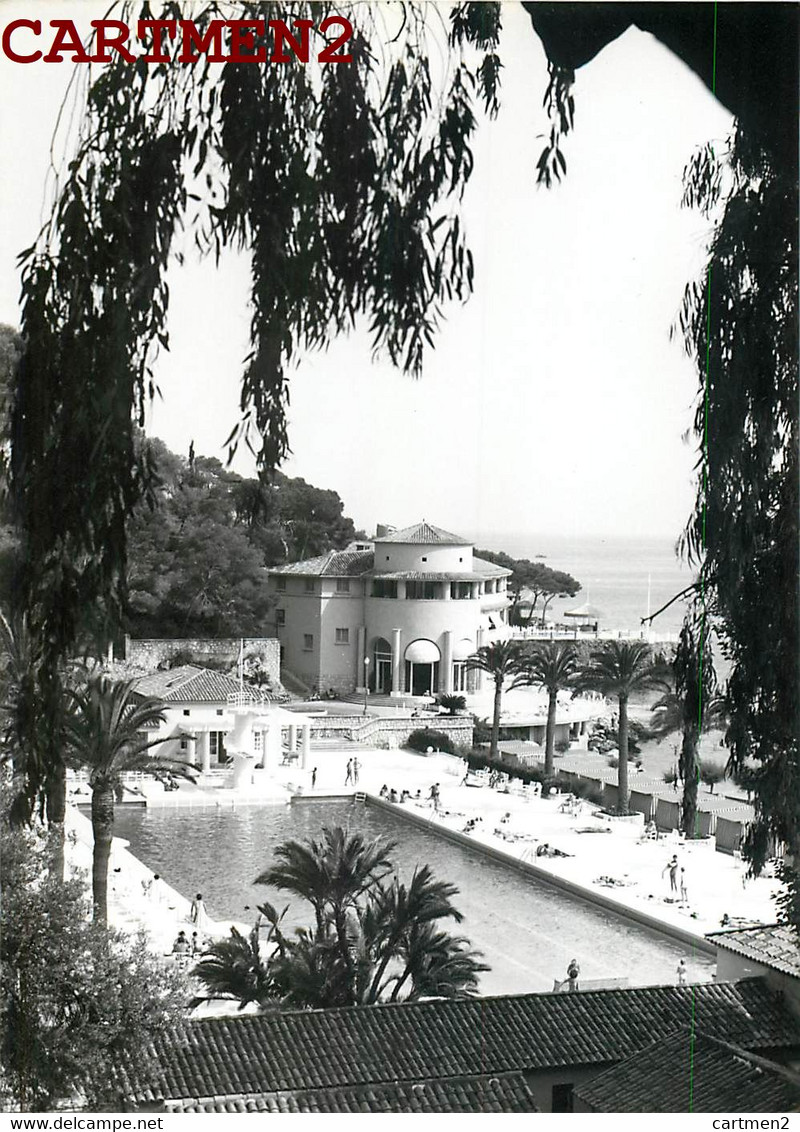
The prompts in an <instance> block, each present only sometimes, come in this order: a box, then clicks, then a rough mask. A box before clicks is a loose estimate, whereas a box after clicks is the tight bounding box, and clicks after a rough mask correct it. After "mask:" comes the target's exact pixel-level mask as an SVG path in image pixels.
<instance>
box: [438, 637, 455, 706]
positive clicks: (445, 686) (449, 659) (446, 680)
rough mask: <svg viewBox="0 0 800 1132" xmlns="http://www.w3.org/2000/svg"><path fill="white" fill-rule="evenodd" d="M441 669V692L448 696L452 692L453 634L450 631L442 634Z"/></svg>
mask: <svg viewBox="0 0 800 1132" xmlns="http://www.w3.org/2000/svg"><path fill="white" fill-rule="evenodd" d="M442 668H443V669H444V671H442V669H441V668H440V670H439V678H440V682H441V685H442V691H443V692H444V694H445V695H446V696H449V695H450V694H451V693H452V691H453V634H452V632H451V631H450V629H446V630H445V632H444V648H443V649H442Z"/></svg>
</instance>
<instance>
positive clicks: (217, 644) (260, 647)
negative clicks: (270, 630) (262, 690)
mask: <svg viewBox="0 0 800 1132" xmlns="http://www.w3.org/2000/svg"><path fill="white" fill-rule="evenodd" d="M241 646H242V640H241V639H240V638H239V637H236V638H233V637H230V638H228V637H219V638H211V637H208V638H204V637H182V638H167V637H151V638H148V639H140V640H134V639H133V638H132V637H130V636H127V635H126V637H125V659H126V660H127V661H128V662H129V663H131V664H135V665H136V666H137V667H139V668H152V669H156V668H158V666H159V665H160V664H164V663H165V662H166V661H168V660H171V659H172V658H173V657H174V656H177V655H178V654H179V653H189V654H190V655H191V656H192V658H193V659H196V663H198V664H202V662H203V660H204V659H208V660H214V661H222V662H224V663H226V664H236V662H237V661H238V659H239V649H240V648H241ZM244 652H245V656H247V654H248V653H253V652H258V653H259V654H260V655H261V656H263V657H264V663H265V665H266V668H267V671H268V673H269V676H270V679H271V680H273V681H274V682H275V683H276V684H279V683H280V678H281V648H280V642H279V641H278V639H277V638H276V637H245V638H244Z"/></svg>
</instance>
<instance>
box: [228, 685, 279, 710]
mask: <svg viewBox="0 0 800 1132" xmlns="http://www.w3.org/2000/svg"><path fill="white" fill-rule="evenodd" d="M274 702H275V700H274V698H273V697H272V696H271V695H270V693H269V692H265V691H264V689H263V688H246V689H244V690H242V691H241V692H231V694H230V695H229V696H228V700H227V704H228V707H229V708H252V707H262V706H263V705H265V704H273V703H274Z"/></svg>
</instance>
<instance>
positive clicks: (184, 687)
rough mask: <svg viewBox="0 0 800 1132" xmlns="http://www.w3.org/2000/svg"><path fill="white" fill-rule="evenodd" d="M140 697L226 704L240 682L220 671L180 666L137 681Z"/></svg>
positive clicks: (166, 702)
mask: <svg viewBox="0 0 800 1132" xmlns="http://www.w3.org/2000/svg"><path fill="white" fill-rule="evenodd" d="M135 690H136V691H137V692H138V693H139V695H141V696H152V697H153V698H154V699H157V700H163V701H164V703H165V704H225V703H227V702H228V696H230V695H234V694H235V693H236V692H238V691H239V682H238V680H234V679H233V677H232V676H226V675H224V673H222V672H214V671H212V670H211V669H210V668H198V667H197V666H196V665H194V664H183V665H181V666H180V668H169V669H167V670H166V671H165V672H153V673H151V675H150V676H143V677H142V679H141V680H137V681H136V689H135Z"/></svg>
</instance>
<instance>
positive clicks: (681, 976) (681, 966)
mask: <svg viewBox="0 0 800 1132" xmlns="http://www.w3.org/2000/svg"><path fill="white" fill-rule="evenodd" d="M678 986H679V987H685V986H686V960H685V959H681V960H680V962H679V963H678Z"/></svg>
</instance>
